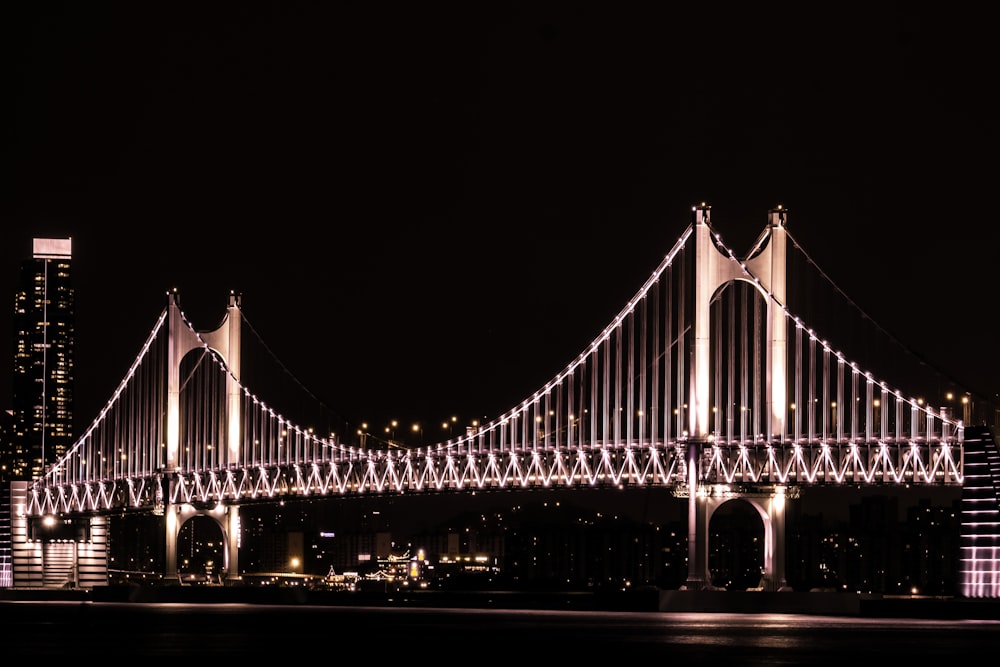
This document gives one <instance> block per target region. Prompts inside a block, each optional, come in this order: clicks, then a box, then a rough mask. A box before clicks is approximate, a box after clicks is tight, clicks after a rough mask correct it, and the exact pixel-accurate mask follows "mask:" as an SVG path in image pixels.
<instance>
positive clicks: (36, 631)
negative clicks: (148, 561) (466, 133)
mask: <svg viewBox="0 0 1000 667" xmlns="http://www.w3.org/2000/svg"><path fill="white" fill-rule="evenodd" d="M0 613H3V616H4V619H5V623H4V624H3V626H2V627H3V628H4V629H3V630H2V631H0V632H2V634H0V640H2V642H3V644H4V646H5V647H6V654H7V655H24V656H29V655H30V656H35V657H38V656H79V655H88V654H90V653H91V652H93V655H95V656H98V655H99V656H101V657H102V658H112V657H114V656H116V655H120V656H121V657H131V658H134V657H137V656H143V655H149V656H167V655H170V656H197V657H211V656H219V657H222V656H226V657H230V658H232V657H240V656H245V657H255V658H258V659H259V658H261V657H262V654H261V650H262V649H261V647H262V646H268V647H281V648H286V649H288V650H289V651H292V652H293V654H297V655H300V656H304V655H310V654H311V652H313V651H318V652H320V654H323V655H326V654H328V653H330V654H336V655H343V650H344V649H345V647H348V646H350V647H358V650H360V651H363V652H365V653H367V654H369V655H371V656H372V659H376V658H384V659H386V660H388V659H390V658H391V659H394V660H406V659H408V658H410V659H415V658H416V657H419V656H425V657H429V656H437V658H436V659H435V660H434V662H440V661H442V660H451V659H458V658H460V657H461V659H462V661H463V662H472V663H475V662H477V661H485V662H486V663H487V664H493V663H494V662H495V661H494V660H493V658H497V657H498V656H504V657H505V658H504V661H505V662H514V663H516V662H518V661H520V660H521V659H526V658H527V657H532V658H538V657H545V656H552V657H554V658H555V657H558V658H561V659H562V660H563V661H565V660H581V661H582V660H586V661H588V662H592V661H594V660H595V659H603V658H601V655H602V653H601V652H602V651H603V652H611V653H610V655H614V654H615V652H623V654H627V655H628V657H629V659H630V661H631V660H634V659H640V658H650V659H664V660H672V661H674V662H675V663H676V664H687V663H689V662H691V661H702V660H712V661H718V660H720V659H724V660H725V662H726V664H727V665H728V666H732V665H765V664H767V665H795V664H802V665H805V664H810V665H816V664H838V665H841V667H853V666H852V663H853V662H856V661H858V660H862V659H863V660H865V661H869V660H873V659H877V660H896V659H900V658H906V657H910V658H921V659H923V660H930V659H935V660H938V659H940V660H946V659H951V658H950V656H954V655H955V654H958V653H967V652H969V651H973V650H977V651H978V650H987V651H997V650H1000V621H993V620H937V619H917V620H905V619H885V618H862V617H842V616H809V615H799V614H772V613H767V614H729V613H679V612H621V611H611V612H605V611H552V610H498V609H464V608H463V609H457V608H414V607H402V608H400V607H351V606H310V605H254V604H242V603H235V604H190V603H157V604H144V603H93V602H84V603H80V602H69V603H67V602H62V603H52V602H46V603H39V602H27V603H26V602H0ZM303 652H304V653H303ZM377 661H379V662H381V660H377ZM713 664H714V663H713ZM515 667H516V665H515ZM612 667H616V666H612Z"/></svg>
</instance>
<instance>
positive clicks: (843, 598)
mask: <svg viewBox="0 0 1000 667" xmlns="http://www.w3.org/2000/svg"><path fill="white" fill-rule="evenodd" d="M3 601H13V602H72V601H79V602H93V603H139V604H143V603H145V604H159V603H187V604H261V605H318V606H383V607H434V608H444V607H455V608H477V609H498V610H499V609H541V610H563V611H635V612H681V613H735V614H755V613H759V614H806V615H828V616H858V617H864V618H913V619H970V620H1000V599H998V598H956V597H886V596H878V595H875V596H873V595H864V594H857V593H837V592H804V591H783V592H764V591H686V590H660V589H654V588H644V589H640V590H634V591H627V592H587V591H580V592H573V591H551V592H550V591H440V590H434V591H428V590H419V591H393V592H381V591H379V592H374V591H355V592H346V591H324V590H315V589H306V588H297V587H266V586H135V585H109V586H98V587H94V588H93V589H89V590H80V589H0V602H3Z"/></svg>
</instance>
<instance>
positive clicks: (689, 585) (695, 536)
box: [681, 440, 711, 591]
mask: <svg viewBox="0 0 1000 667" xmlns="http://www.w3.org/2000/svg"><path fill="white" fill-rule="evenodd" d="M686 454H687V475H688V576H687V581H685V582H684V585H683V586H682V587H681V588H682V590H694V591H700V590H702V589H703V588H705V587H707V586H709V584H710V582H711V578H710V577H709V572H708V505H707V500H708V499H707V498H706V497H704V496H703V495H702V493H701V491H700V488H699V485H698V459H699V457H700V455H701V444H700V443H699V442H698V441H696V440H689V441H688V443H687V450H686Z"/></svg>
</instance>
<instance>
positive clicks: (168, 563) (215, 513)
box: [163, 503, 241, 584]
mask: <svg viewBox="0 0 1000 667" xmlns="http://www.w3.org/2000/svg"><path fill="white" fill-rule="evenodd" d="M196 516H207V517H209V518H211V519H212V520H214V521H215V522H216V523H217V524H218V525H219V529H220V530H221V531H222V543H223V549H222V553H223V563H222V570H223V572H225V576H226V579H225V580H226V581H227V582H233V581H239V580H240V579H241V577H240V568H239V557H240V508H239V506H237V505H222V504H219V505H216V506H215V507H214V508H212V509H207V510H206V509H200V508H197V507H194V506H193V505H189V504H186V503H185V504H176V503H171V504H169V505H167V506H166V508H165V509H164V519H165V522H166V536H167V539H166V555H165V562H164V568H163V569H164V572H163V581H164V583H165V584H180V572H179V569H178V566H177V538H178V536H179V535H180V532H181V528H182V527H183V526H184V524H185V523H186V522H187V521H188V520H189V519H191V518H193V517H196Z"/></svg>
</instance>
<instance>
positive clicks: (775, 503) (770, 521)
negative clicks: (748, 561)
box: [682, 484, 798, 591]
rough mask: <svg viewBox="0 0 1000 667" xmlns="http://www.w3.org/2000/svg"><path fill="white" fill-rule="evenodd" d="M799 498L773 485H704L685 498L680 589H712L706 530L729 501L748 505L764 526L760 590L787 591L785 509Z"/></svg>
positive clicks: (788, 588) (795, 491)
mask: <svg viewBox="0 0 1000 667" xmlns="http://www.w3.org/2000/svg"><path fill="white" fill-rule="evenodd" d="M796 497H798V493H797V489H796V488H794V487H792V488H788V487H784V486H780V485H775V486H771V487H755V488H753V489H741V488H739V487H735V486H730V485H726V484H706V485H701V486H700V487H697V488H696V489H695V490H694V492H692V493H690V494H689V496H688V578H687V581H686V582H685V583H684V586H682V590H711V589H714V586H712V574H711V571H710V569H709V566H708V552H709V544H708V543H709V534H710V532H709V527H710V525H711V522H712V516H713V515H714V514H715V512H716V510H718V509H719V508H720V507H722V506H723V505H725V504H726V503H728V502H730V501H740V502H747V503H749V504H750V505H751V506H752V507H753V508H754V509H755V510H756V511H757V514H758V516H760V519H761V522H762V523H763V525H764V563H763V567H762V571H761V588H762V589H763V590H765V591H790V590H792V589H791V588H790V587H789V586H788V582H787V580H786V578H785V506H786V502H787V501H788V500H789V499H791V498H796Z"/></svg>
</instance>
